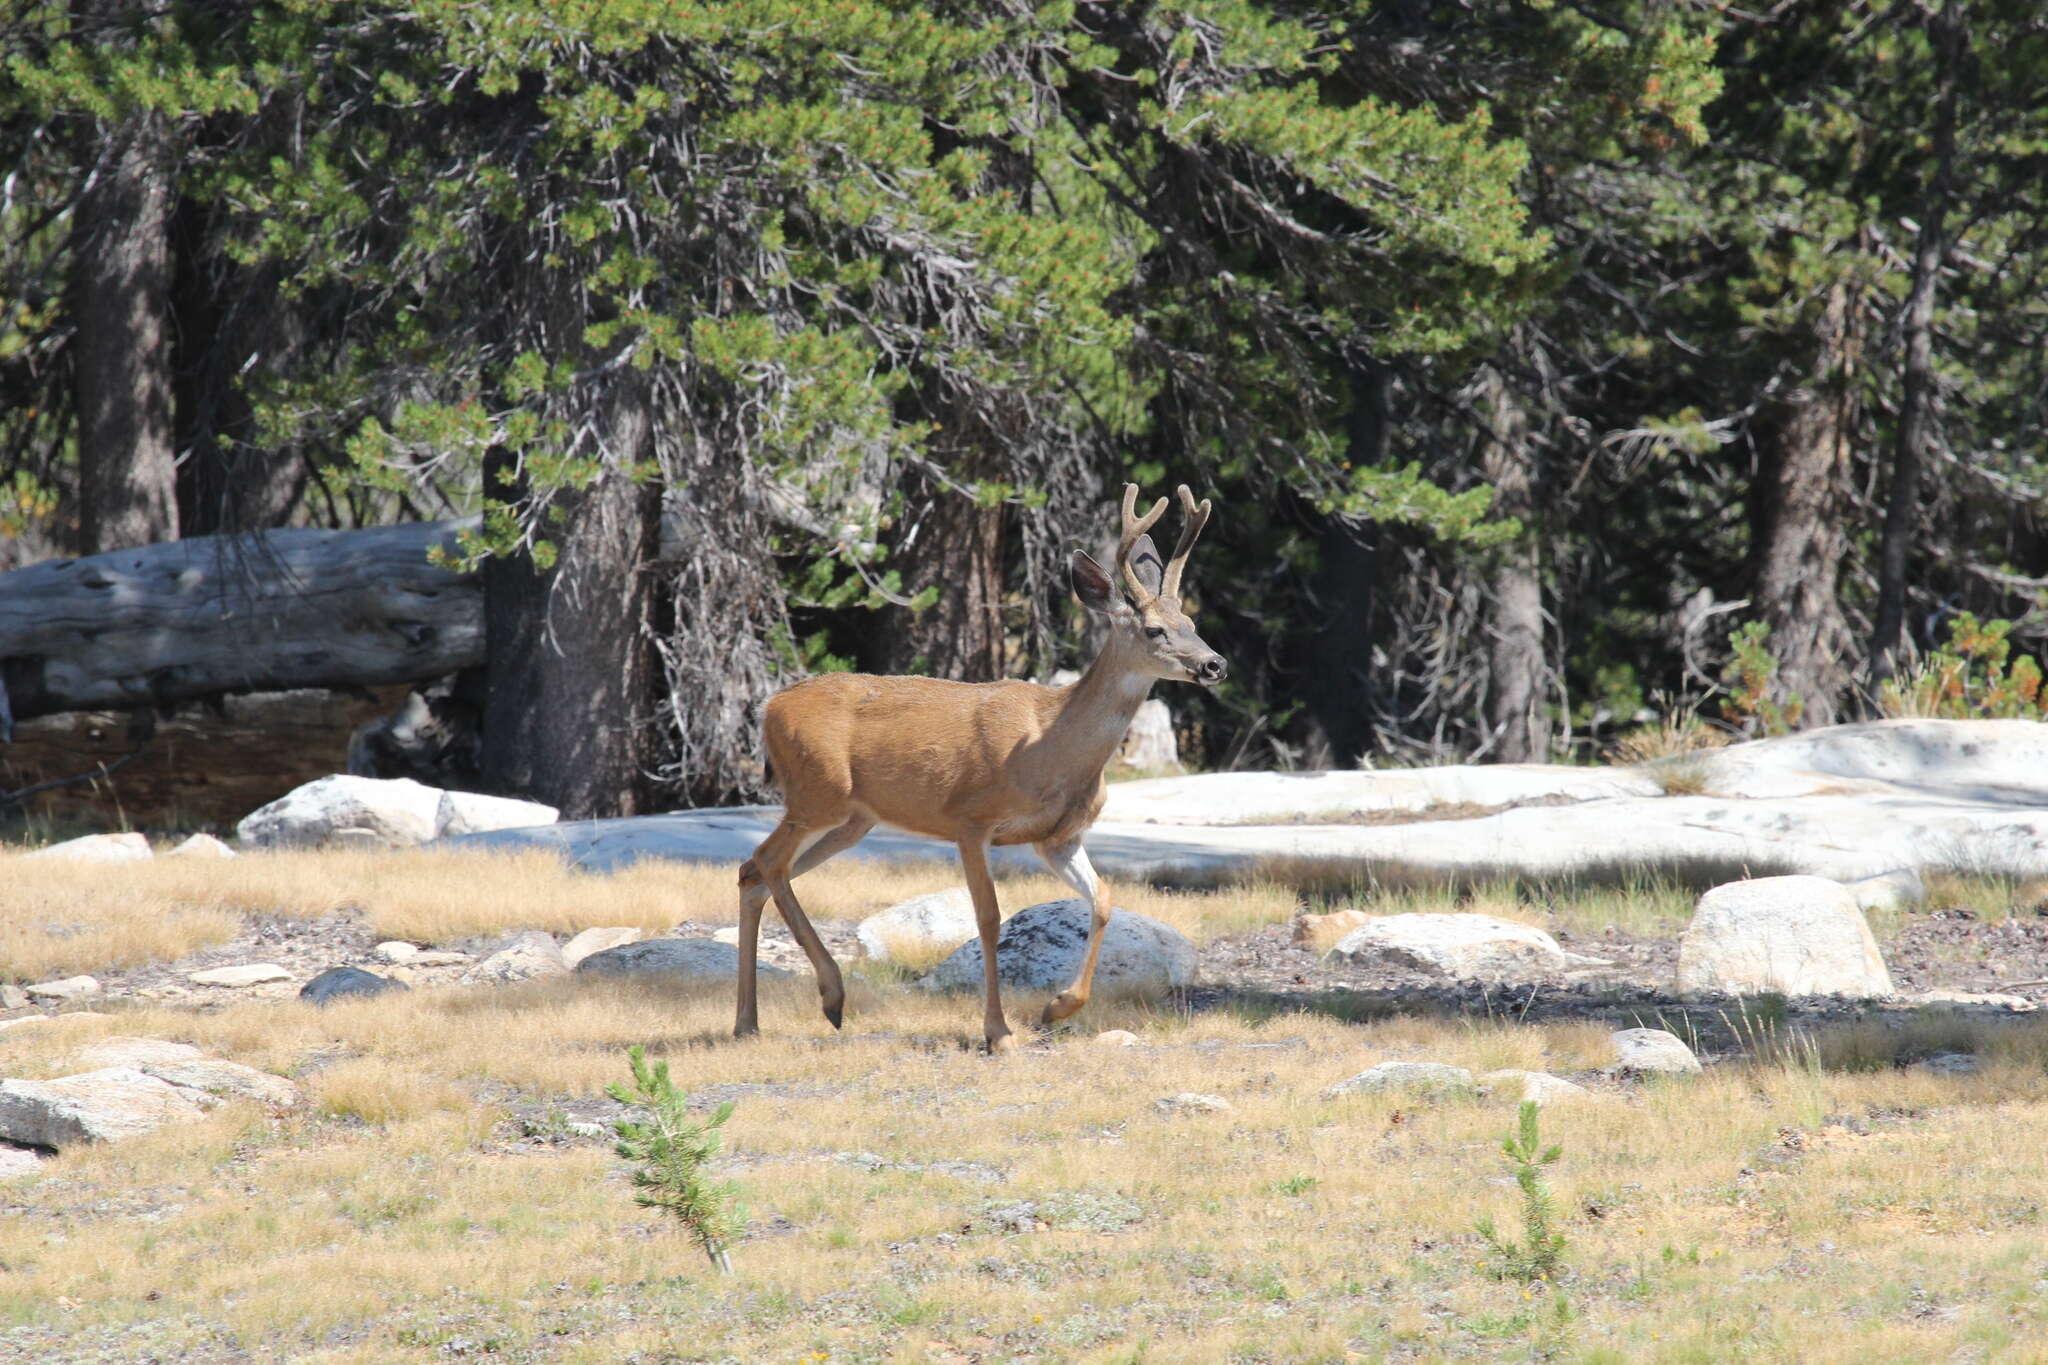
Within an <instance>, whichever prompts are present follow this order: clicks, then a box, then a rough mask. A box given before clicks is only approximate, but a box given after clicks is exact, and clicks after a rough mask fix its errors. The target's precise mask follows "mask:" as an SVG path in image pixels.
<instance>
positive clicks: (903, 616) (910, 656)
mask: <svg viewBox="0 0 2048 1365" xmlns="http://www.w3.org/2000/svg"><path fill="white" fill-rule="evenodd" d="M915 552H916V556H917V559H916V563H917V569H916V571H915V573H914V575H913V576H911V582H910V587H911V589H912V590H913V591H917V590H922V589H923V588H925V587H927V586H936V587H937V588H938V590H939V596H938V600H937V601H936V602H934V603H932V605H930V606H929V607H925V608H924V609H922V610H920V611H912V610H910V609H909V608H904V607H898V608H893V609H891V610H890V611H889V612H888V613H887V614H886V617H885V619H886V621H887V624H886V626H885V630H886V631H887V640H888V643H887V648H886V651H885V659H886V662H885V664H884V667H885V668H886V669H887V670H888V671H889V672H891V673H927V674H930V675H931V676H932V677H935V678H952V679H955V680H957V681H959V682H994V681H996V680H997V679H999V678H1001V677H1002V676H1003V509H1002V508H1001V507H1000V506H997V507H981V506H978V505H977V504H976V503H975V502H974V501H973V500H972V499H970V498H967V497H965V496H964V495H962V494H960V493H956V492H954V491H953V490H951V489H949V488H942V487H933V488H932V490H931V501H930V503H929V504H928V507H927V510H926V512H925V515H924V518H923V520H922V522H921V523H920V524H919V527H918V533H917V543H916V550H915Z"/></svg>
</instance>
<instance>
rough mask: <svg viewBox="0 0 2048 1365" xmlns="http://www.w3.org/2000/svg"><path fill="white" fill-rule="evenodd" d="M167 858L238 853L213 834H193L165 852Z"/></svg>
mask: <svg viewBox="0 0 2048 1365" xmlns="http://www.w3.org/2000/svg"><path fill="white" fill-rule="evenodd" d="M164 856H165V857H166V858H215V859H224V858H234V857H238V856H240V855H238V854H237V853H236V852H235V851H234V850H233V849H231V848H229V847H228V846H227V845H226V844H224V843H222V842H221V841H220V840H218V839H216V838H214V837H213V836H212V835H211V834H193V835H189V836H187V837H186V839H185V840H184V841H183V842H182V843H180V844H179V845H178V846H177V847H176V848H173V849H170V850H169V851H168V852H166V853H165V854H164Z"/></svg>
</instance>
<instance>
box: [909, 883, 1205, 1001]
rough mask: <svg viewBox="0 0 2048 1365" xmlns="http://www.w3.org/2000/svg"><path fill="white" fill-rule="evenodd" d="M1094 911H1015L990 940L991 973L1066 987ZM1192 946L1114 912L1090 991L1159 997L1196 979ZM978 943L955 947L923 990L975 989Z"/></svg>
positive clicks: (1051, 905)
mask: <svg viewBox="0 0 2048 1365" xmlns="http://www.w3.org/2000/svg"><path fill="white" fill-rule="evenodd" d="M1094 919H1095V915H1094V911H1093V909H1092V908H1091V907H1090V906H1089V904H1088V903H1087V902H1086V901H1083V900H1078V899H1070V900H1059V901H1046V902H1044V903H1043V904H1040V905H1034V906H1030V907H1029V908H1027V909H1023V910H1019V911H1018V912H1017V913H1016V914H1014V915H1012V916H1011V917H1010V918H1009V919H1008V920H1007V921H1005V923H1004V924H1003V928H1002V932H1001V933H1000V934H998V935H997V936H996V971H997V974H998V975H999V976H1000V977H1001V979H1002V980H1003V982H1004V983H1005V984H1006V985H1010V986H1018V987H1022V988H1025V989H1028V990H1041V991H1060V990H1065V989H1066V988H1067V986H1068V985H1069V984H1070V983H1071V982H1072V981H1073V979H1074V976H1075V974H1076V973H1077V972H1079V971H1080V970H1081V958H1082V955H1083V954H1084V953H1085V952H1086V951H1087V946H1088V932H1089V930H1090V929H1091V928H1092V927H1093V924H1094ZM1194 975H1195V945H1194V944H1193V943H1190V942H1189V941H1188V938H1187V936H1186V935H1185V934H1183V933H1181V932H1180V930H1178V929H1175V928H1174V927H1173V926H1171V925H1168V924H1162V923H1160V922H1159V921H1158V920H1156V919H1153V918H1151V917H1150V916H1147V915H1139V914H1134V913H1132V912H1131V911H1129V910H1118V911H1116V912H1115V913H1113V914H1112V915H1111V916H1110V920H1109V924H1108V926H1107V927H1106V928H1105V929H1104V930H1103V934H1102V952H1101V955H1100V956H1099V957H1098V958H1097V959H1096V962H1095V993H1096V995H1097V996H1098V997H1101V996H1119V995H1120V996H1139V997H1143V996H1157V995H1161V994H1164V993H1165V992H1167V991H1169V990H1172V989H1173V988H1174V987H1176V986H1184V985H1186V984H1187V983H1188V982H1190V981H1192V980H1193V979H1194ZM981 977H982V969H981V940H980V939H979V938H976V939H974V940H972V941H970V942H967V943H963V944H961V945H960V946H959V947H958V948H956V949H955V950H954V951H953V953H952V955H951V956H950V957H948V958H947V959H946V960H945V961H944V962H941V963H940V964H939V965H938V966H937V967H934V968H933V969H932V970H931V972H930V973H929V974H928V975H927V976H925V977H924V979H923V981H922V982H921V983H920V984H922V985H923V986H924V987H925V988H926V989H927V990H979V989H981Z"/></svg>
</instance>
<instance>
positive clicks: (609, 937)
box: [562, 927, 641, 969]
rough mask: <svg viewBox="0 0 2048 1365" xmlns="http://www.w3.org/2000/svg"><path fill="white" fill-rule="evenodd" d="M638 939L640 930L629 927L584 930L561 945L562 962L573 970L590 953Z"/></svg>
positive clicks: (636, 941)
mask: <svg viewBox="0 0 2048 1365" xmlns="http://www.w3.org/2000/svg"><path fill="white" fill-rule="evenodd" d="M640 939H641V933H640V930H638V929H635V928H630V927H620V928H611V929H585V930H584V931H583V932H582V933H580V934H578V935H576V937H574V938H572V939H570V940H569V941H568V942H567V943H565V944H563V945H562V961H564V962H566V963H568V964H569V966H570V967H571V968H572V969H573V968H574V967H575V966H576V964H577V963H579V962H581V961H582V960H583V959H584V958H586V957H589V956H590V955H591V954H592V953H601V952H603V951H604V950H605V949H607V948H617V947H619V946H620V945H622V944H627V943H638V942H639V941H640Z"/></svg>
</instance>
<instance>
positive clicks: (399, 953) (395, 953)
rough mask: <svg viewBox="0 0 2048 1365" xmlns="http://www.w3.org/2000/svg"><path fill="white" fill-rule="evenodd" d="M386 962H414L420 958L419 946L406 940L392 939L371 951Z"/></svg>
mask: <svg viewBox="0 0 2048 1365" xmlns="http://www.w3.org/2000/svg"><path fill="white" fill-rule="evenodd" d="M370 951H371V952H373V953H375V954H376V955H377V956H378V957H381V958H383V959H384V960H385V961H386V962H412V961H416V960H417V959H418V958H419V955H420V950H419V947H418V945H416V944H411V943H407V942H406V941H405V940H404V939H397V938H390V939H386V940H384V942H382V943H380V944H378V945H377V946H376V947H374V948H372V949H371V950H370Z"/></svg>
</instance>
